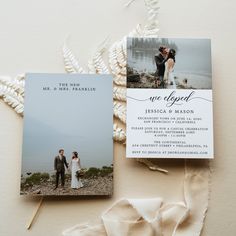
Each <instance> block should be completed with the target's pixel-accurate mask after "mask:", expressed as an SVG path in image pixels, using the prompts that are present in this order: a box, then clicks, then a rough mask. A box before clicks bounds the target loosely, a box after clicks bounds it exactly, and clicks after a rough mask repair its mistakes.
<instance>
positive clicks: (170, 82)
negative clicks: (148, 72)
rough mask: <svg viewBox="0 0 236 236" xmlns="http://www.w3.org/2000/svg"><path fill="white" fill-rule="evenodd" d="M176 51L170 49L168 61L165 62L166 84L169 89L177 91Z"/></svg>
mask: <svg viewBox="0 0 236 236" xmlns="http://www.w3.org/2000/svg"><path fill="white" fill-rule="evenodd" d="M175 54H176V52H175V50H174V49H170V50H169V52H168V60H167V61H166V62H165V74H164V84H165V88H167V89H176V83H175V79H174V76H173V73H172V72H173V70H174V66H175Z"/></svg>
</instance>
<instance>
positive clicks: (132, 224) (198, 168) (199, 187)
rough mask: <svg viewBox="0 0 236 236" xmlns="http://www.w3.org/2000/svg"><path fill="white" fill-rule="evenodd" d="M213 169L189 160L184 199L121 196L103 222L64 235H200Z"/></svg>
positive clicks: (101, 220)
mask: <svg viewBox="0 0 236 236" xmlns="http://www.w3.org/2000/svg"><path fill="white" fill-rule="evenodd" d="M209 178H210V171H209V167H208V163H206V161H199V160H193V161H186V162H185V177H184V188H183V200H182V201H180V202H173V203H171V202H170V203H165V202H164V201H163V200H162V199H161V198H151V199H121V200H119V201H118V202H116V203H115V204H114V205H113V206H111V207H110V208H109V209H108V210H106V211H105V212H104V213H103V214H102V215H101V219H100V223H99V224H95V225H92V224H82V225H76V226H74V227H72V228H70V229H67V230H65V231H64V232H63V235H64V236H170V235H171V236H199V235H200V233H201V230H202V226H203V222H204V218H205V213H206V210H207V206H208V197H209V196H208V195H209Z"/></svg>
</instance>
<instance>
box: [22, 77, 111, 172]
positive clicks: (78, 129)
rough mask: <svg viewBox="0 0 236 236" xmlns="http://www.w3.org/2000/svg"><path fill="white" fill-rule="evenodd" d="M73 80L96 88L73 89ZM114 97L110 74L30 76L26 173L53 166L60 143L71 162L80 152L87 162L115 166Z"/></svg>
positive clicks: (99, 165)
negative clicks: (65, 86) (73, 153)
mask: <svg viewBox="0 0 236 236" xmlns="http://www.w3.org/2000/svg"><path fill="white" fill-rule="evenodd" d="M59 83H67V84H68V86H67V87H68V88H69V89H70V91H59V90H58V88H59V87H62V86H59ZM70 83H74V84H78V83H79V84H80V86H73V87H77V88H81V87H87V88H88V87H89V88H96V92H92V91H87V92H84V91H72V90H71V89H72V88H73V87H72V86H69V84H70ZM43 87H44V88H45V87H49V88H50V91H47V90H43ZM54 87H56V88H57V90H56V91H54V90H53V89H54ZM112 101H113V100H112V77H111V76H108V75H76V74H74V75H63V74H60V75H53V74H51V75H49V74H44V75H43V74H29V75H27V79H26V94H25V113H24V114H25V117H24V142H23V161H22V167H23V168H22V172H23V173H25V172H26V171H40V172H44V171H45V172H47V171H52V170H53V161H54V157H55V156H56V155H57V154H58V150H59V149H60V148H64V149H65V155H66V157H67V161H68V162H69V161H70V160H71V156H72V154H71V153H72V152H73V151H77V152H78V153H79V156H80V158H81V164H82V167H92V166H94V167H102V166H104V165H111V164H112V159H113V140H112V133H113V103H112Z"/></svg>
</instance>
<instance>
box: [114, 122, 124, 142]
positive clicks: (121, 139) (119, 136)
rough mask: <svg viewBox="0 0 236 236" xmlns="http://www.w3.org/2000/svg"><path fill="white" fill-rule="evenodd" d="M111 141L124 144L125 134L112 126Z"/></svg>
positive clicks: (120, 129) (115, 126) (115, 125)
mask: <svg viewBox="0 0 236 236" xmlns="http://www.w3.org/2000/svg"><path fill="white" fill-rule="evenodd" d="M113 139H114V141H116V142H123V143H124V144H125V140H126V134H125V131H124V130H123V129H122V128H120V127H118V125H117V124H114V125H113Z"/></svg>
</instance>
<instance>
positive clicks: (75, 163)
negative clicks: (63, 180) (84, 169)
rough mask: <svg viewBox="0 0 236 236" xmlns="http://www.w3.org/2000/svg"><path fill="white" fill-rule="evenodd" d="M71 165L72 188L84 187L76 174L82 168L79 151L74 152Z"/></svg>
mask: <svg viewBox="0 0 236 236" xmlns="http://www.w3.org/2000/svg"><path fill="white" fill-rule="evenodd" d="M70 166H71V188H73V189H78V188H82V187H83V184H82V182H81V180H80V179H78V177H77V176H76V174H77V173H76V172H77V171H79V170H80V169H81V166H80V159H79V157H78V153H77V152H73V153H72V160H71V164H70Z"/></svg>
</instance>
